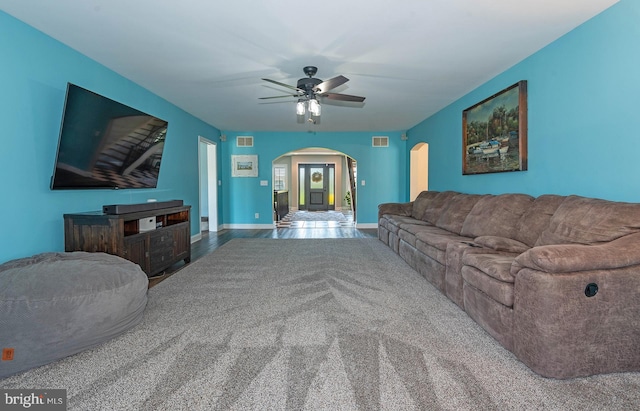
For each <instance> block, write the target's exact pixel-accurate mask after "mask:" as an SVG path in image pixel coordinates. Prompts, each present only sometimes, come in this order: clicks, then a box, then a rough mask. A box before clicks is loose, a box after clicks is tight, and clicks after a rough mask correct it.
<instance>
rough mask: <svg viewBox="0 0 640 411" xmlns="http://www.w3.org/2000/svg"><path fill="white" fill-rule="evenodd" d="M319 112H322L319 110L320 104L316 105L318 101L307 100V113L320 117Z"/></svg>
mask: <svg viewBox="0 0 640 411" xmlns="http://www.w3.org/2000/svg"><path fill="white" fill-rule="evenodd" d="M321 111H322V110H321V108H320V103H318V100H316V99H315V98H312V99H311V100H309V112H310V113H311V115H313V116H315V117H320V113H321Z"/></svg>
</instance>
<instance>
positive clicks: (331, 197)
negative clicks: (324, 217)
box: [328, 166, 336, 206]
mask: <svg viewBox="0 0 640 411" xmlns="http://www.w3.org/2000/svg"><path fill="white" fill-rule="evenodd" d="M335 171H336V170H335V168H334V167H333V166H329V198H328V200H329V205H330V206H332V205H335V200H336V193H335V178H334V176H335Z"/></svg>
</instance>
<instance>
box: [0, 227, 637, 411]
mask: <svg viewBox="0 0 640 411" xmlns="http://www.w3.org/2000/svg"><path fill="white" fill-rule="evenodd" d="M0 386H1V387H2V388H49V389H51V388H64V389H67V395H68V399H69V409H70V410H72V409H73V410H255V409H264V410H305V409H308V410H377V409H380V410H439V409H447V410H465V409H469V410H470V409H474V410H475V409H483V410H494V409H499V410H509V409H513V410H523V409H524V410H526V409H545V410H567V409H576V410H577V409H580V410H603V409H607V410H610V409H632V408H636V409H637V408H638V407H639V406H640V373H625V374H611V375H604V376H596V377H589V378H581V379H575V380H568V381H558V380H551V379H546V378H542V377H539V376H537V375H536V374H534V373H533V372H531V371H530V370H529V369H528V368H527V367H525V366H524V365H523V364H522V363H520V362H519V361H517V360H516V359H515V357H514V356H513V355H512V354H510V353H509V352H508V351H506V350H505V349H503V348H502V347H501V346H500V345H499V344H498V343H497V342H496V341H495V340H493V339H492V338H491V337H490V336H489V335H488V334H486V333H485V332H484V331H483V330H482V329H481V328H480V327H479V326H478V325H477V324H475V323H474V322H473V321H472V320H471V319H470V318H469V317H467V315H466V314H465V313H464V312H463V311H462V310H460V309H459V308H458V307H457V306H456V305H454V304H453V303H452V302H450V301H449V300H448V299H447V298H446V297H444V296H443V295H442V294H441V293H440V292H439V291H437V290H436V289H434V288H433V287H432V286H431V285H430V284H429V283H427V281H425V280H424V279H423V278H422V277H420V276H419V275H418V274H417V273H416V272H415V271H413V270H412V269H411V268H410V267H409V266H407V265H406V264H405V263H404V262H403V261H402V260H401V259H400V258H399V257H398V256H397V255H396V254H394V253H393V251H391V250H390V249H389V248H388V247H386V246H384V245H383V244H382V243H381V242H380V241H378V240H377V239H309V240H284V239H236V240H232V241H230V242H229V243H227V244H225V245H224V246H222V247H220V248H219V249H217V250H216V251H215V252H213V253H212V254H210V255H208V256H206V257H203V258H202V259H200V260H197V261H195V262H193V263H192V264H190V265H189V266H187V267H185V268H184V269H182V270H181V271H179V272H178V273H176V274H174V275H173V276H171V277H170V278H168V279H167V280H165V281H163V282H162V283H160V284H159V285H157V286H155V287H153V288H151V289H150V290H149V304H148V307H147V310H146V312H145V318H144V320H143V322H142V323H141V324H140V325H139V326H138V327H136V328H134V329H133V330H131V331H129V332H128V333H126V334H124V335H122V336H120V337H118V338H117V339H114V340H111V341H109V342H107V343H105V344H103V345H101V346H100V347H98V348H96V349H94V350H91V351H86V352H83V353H80V354H78V355H75V356H72V357H69V358H66V359H64V360H61V361H58V362H56V363H53V364H50V365H47V366H44V367H40V368H38V369H34V370H30V371H27V372H25V373H23V374H19V375H16V376H13V377H9V378H7V379H5V380H0Z"/></svg>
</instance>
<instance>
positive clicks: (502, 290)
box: [462, 265, 514, 307]
mask: <svg viewBox="0 0 640 411" xmlns="http://www.w3.org/2000/svg"><path fill="white" fill-rule="evenodd" d="M462 278H463V280H464V283H465V284H467V285H471V286H472V287H473V288H476V289H478V290H480V291H482V292H483V293H485V294H486V295H488V296H489V297H491V299H493V300H495V301H497V302H499V303H500V304H502V305H504V306H507V307H513V299H514V296H513V283H508V282H506V281H500V280H496V279H495V278H493V277H489V276H488V275H486V274H485V273H484V272H482V271H480V270H478V269H477V268H475V267H471V266H468V265H465V266H463V267H462Z"/></svg>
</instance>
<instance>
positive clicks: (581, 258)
mask: <svg viewBox="0 0 640 411" xmlns="http://www.w3.org/2000/svg"><path fill="white" fill-rule="evenodd" d="M638 250H640V233H636V234H630V235H627V236H624V237H621V238H618V239H616V240H613V241H610V242H607V243H601V244H598V245H582V244H557V245H546V246H539V247H534V248H531V249H530V250H528V251H525V252H524V253H522V254H520V255H519V256H518V257H516V259H515V261H514V263H513V265H512V267H511V274H512V275H514V276H515V275H517V273H518V271H520V270H521V269H523V268H531V269H533V270H537V271H543V272H546V273H568V272H576V271H590V270H610V269H614V268H623V267H629V266H634V265H639V264H640V252H638Z"/></svg>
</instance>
